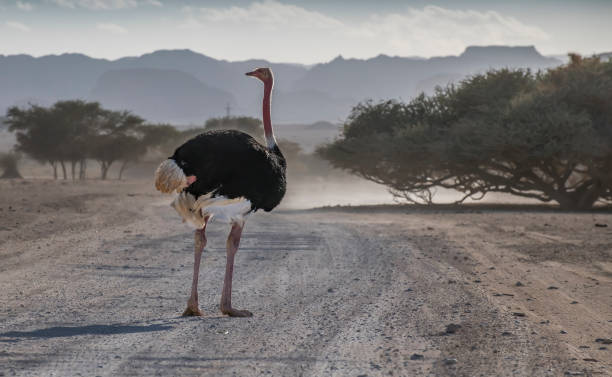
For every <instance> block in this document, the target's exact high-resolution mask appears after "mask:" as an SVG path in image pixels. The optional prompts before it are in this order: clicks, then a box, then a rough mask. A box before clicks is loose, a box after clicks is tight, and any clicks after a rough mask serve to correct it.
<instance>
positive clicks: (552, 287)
mask: <svg viewBox="0 0 612 377" xmlns="http://www.w3.org/2000/svg"><path fill="white" fill-rule="evenodd" d="M546 289H559V287H555V286H554V285H551V286H550V287H548V288H546Z"/></svg>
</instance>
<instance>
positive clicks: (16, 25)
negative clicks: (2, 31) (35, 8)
mask: <svg viewBox="0 0 612 377" xmlns="http://www.w3.org/2000/svg"><path fill="white" fill-rule="evenodd" d="M4 24H5V25H6V26H8V27H10V28H11V29H15V30H19V31H23V32H29V31H31V30H32V29H30V28H29V27H28V26H26V25H24V24H22V23H21V22H17V21H6V22H5V23H4Z"/></svg>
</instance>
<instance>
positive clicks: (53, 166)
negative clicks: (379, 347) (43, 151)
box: [49, 161, 57, 180]
mask: <svg viewBox="0 0 612 377" xmlns="http://www.w3.org/2000/svg"><path fill="white" fill-rule="evenodd" d="M49 163H50V164H51V167H52V168H53V179H55V180H57V162H55V161H49Z"/></svg>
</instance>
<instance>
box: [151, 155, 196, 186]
mask: <svg viewBox="0 0 612 377" xmlns="http://www.w3.org/2000/svg"><path fill="white" fill-rule="evenodd" d="M187 186H189V184H188V183H187V177H186V176H185V173H184V172H183V170H182V169H181V168H180V167H179V166H178V165H177V164H176V162H175V161H174V160H173V159H170V158H169V159H167V160H165V161H164V162H162V163H161V164H159V166H158V167H157V170H155V188H156V189H157V190H158V191H161V192H163V193H171V192H172V191H175V190H176V192H181V191H182V190H183V188H185V187H187Z"/></svg>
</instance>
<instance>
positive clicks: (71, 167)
mask: <svg viewBox="0 0 612 377" xmlns="http://www.w3.org/2000/svg"><path fill="white" fill-rule="evenodd" d="M76 163H77V162H76V161H75V160H72V161H70V173H71V175H72V181H73V182H74V179H75V174H74V173H75V171H76Z"/></svg>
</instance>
